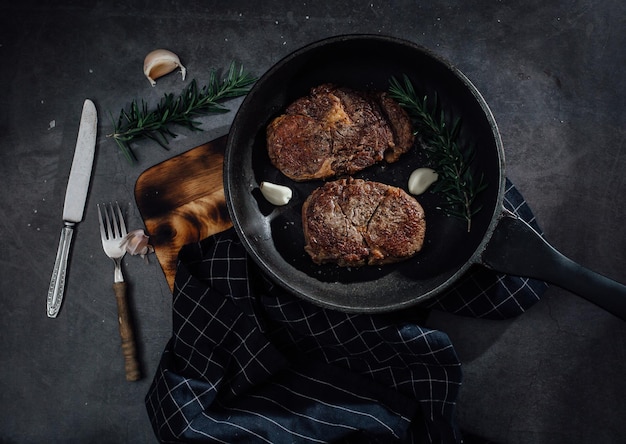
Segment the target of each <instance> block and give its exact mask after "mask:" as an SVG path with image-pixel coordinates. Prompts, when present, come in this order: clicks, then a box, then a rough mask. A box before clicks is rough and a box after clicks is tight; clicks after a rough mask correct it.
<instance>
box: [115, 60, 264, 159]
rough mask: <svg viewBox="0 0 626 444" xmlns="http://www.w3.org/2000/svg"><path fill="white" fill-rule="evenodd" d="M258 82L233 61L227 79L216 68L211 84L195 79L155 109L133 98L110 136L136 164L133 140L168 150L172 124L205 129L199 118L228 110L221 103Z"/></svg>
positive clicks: (172, 134) (212, 72)
mask: <svg viewBox="0 0 626 444" xmlns="http://www.w3.org/2000/svg"><path fill="white" fill-rule="evenodd" d="M255 81H256V78H254V77H252V76H251V75H250V74H248V73H247V72H245V71H244V69H243V66H239V67H237V66H236V65H235V63H231V64H230V67H229V69H228V72H227V73H226V75H225V77H224V79H223V80H220V79H219V78H218V76H217V73H216V72H215V71H211V73H210V75H209V81H208V83H207V85H205V86H203V87H202V88H199V87H198V84H197V82H196V80H195V79H194V80H192V81H191V83H189V84H188V85H187V86H186V87H185V88H184V89H183V91H182V92H181V93H180V95H178V96H175V95H174V94H171V93H169V94H165V95H164V96H163V97H162V98H161V100H160V102H159V103H158V104H157V106H156V109H154V110H149V109H148V104H147V103H146V102H145V101H144V100H141V102H137V100H133V101H132V102H131V103H130V104H129V105H128V106H127V108H124V109H122V110H121V111H120V114H119V116H118V118H117V121H116V120H114V119H113V118H112V119H111V120H112V121H113V133H112V134H109V137H113V139H114V140H115V142H116V144H117V146H118V147H119V148H120V150H121V151H122V153H123V154H124V156H125V157H126V159H128V161H129V162H130V163H131V164H132V163H134V162H135V161H136V160H137V158H136V156H135V153H134V152H133V149H132V147H131V144H132V143H133V142H135V141H137V140H141V139H148V140H153V141H155V142H156V143H157V144H158V145H160V146H161V147H163V148H165V149H167V145H168V143H169V139H172V138H175V137H176V133H175V132H174V131H173V130H172V126H180V127H183V128H187V129H189V130H192V131H200V130H201V129H202V128H201V126H200V122H199V121H197V120H196V118H197V117H199V116H201V115H204V114H217V113H226V112H228V108H226V107H225V106H224V105H222V103H221V102H223V101H224V100H226V99H231V98H235V97H240V96H243V95H246V94H247V93H248V92H249V91H250V87H251V86H252V84H253V83H254V82H255Z"/></svg>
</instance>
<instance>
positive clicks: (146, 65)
mask: <svg viewBox="0 0 626 444" xmlns="http://www.w3.org/2000/svg"><path fill="white" fill-rule="evenodd" d="M179 67H180V72H181V74H182V76H183V80H185V76H186V75H187V69H186V68H185V67H184V66H183V64H182V63H180V59H179V58H178V56H177V55H176V54H174V53H173V52H172V51H168V50H167V49H155V50H154V51H152V52H150V53H149V54H148V55H147V56H146V58H145V59H144V61H143V73H144V74H145V75H146V77H147V78H148V80H149V81H150V84H151V85H152V86H154V85H156V80H155V79H158V78H159V77H162V76H164V75H165V74H169V73H170V72H172V71H174V70H175V69H176V68H179Z"/></svg>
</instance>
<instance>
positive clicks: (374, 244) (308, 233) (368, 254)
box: [302, 178, 426, 267]
mask: <svg viewBox="0 0 626 444" xmlns="http://www.w3.org/2000/svg"><path fill="white" fill-rule="evenodd" d="M302 225H303V227H304V239H305V247H304V249H305V250H306V252H307V253H308V254H309V255H310V256H311V258H312V259H313V261H314V262H315V263H318V264H322V263H327V262H330V263H336V264H338V265H340V266H342V267H346V266H361V265H365V264H368V265H378V264H386V263H392V262H399V261H401V260H404V259H407V258H409V257H411V256H413V255H415V254H416V253H417V252H418V251H420V250H421V248H422V245H423V243H424V235H425V232H426V221H425V219H424V210H423V209H422V207H421V205H420V204H419V203H418V202H417V201H416V200H415V199H414V198H413V197H411V196H409V195H408V194H407V193H405V192H404V191H403V190H402V189H400V188H396V187H392V186H389V185H385V184H382V183H378V182H372V181H365V180H361V179H353V178H348V179H340V180H336V181H333V182H327V183H326V184H325V185H323V186H321V187H320V188H317V189H316V190H314V191H313V193H311V195H310V196H309V197H308V198H307V199H306V201H305V202H304V205H303V206H302Z"/></svg>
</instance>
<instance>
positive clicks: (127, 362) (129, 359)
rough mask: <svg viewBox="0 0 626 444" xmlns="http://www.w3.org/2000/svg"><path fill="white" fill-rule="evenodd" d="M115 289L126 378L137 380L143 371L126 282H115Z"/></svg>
mask: <svg viewBox="0 0 626 444" xmlns="http://www.w3.org/2000/svg"><path fill="white" fill-rule="evenodd" d="M113 291H115V300H116V301H117V319H118V321H119V324H120V337H121V338H122V352H123V353H124V368H125V370H126V380H127V381H137V380H139V379H140V378H141V373H140V371H139V362H138V361H137V347H136V346H135V335H134V333H133V325H132V322H131V319H130V311H129V309H128V299H127V298H126V282H115V283H114V284H113Z"/></svg>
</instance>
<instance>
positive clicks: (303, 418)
mask: <svg viewBox="0 0 626 444" xmlns="http://www.w3.org/2000/svg"><path fill="white" fill-rule="evenodd" d="M506 206H507V208H508V209H509V210H511V211H513V212H514V213H516V214H518V215H519V216H520V217H521V218H524V219H525V220H527V221H528V222H530V223H531V224H534V223H535V222H534V219H533V216H532V213H531V211H530V210H529V208H528V207H527V206H526V204H525V202H524V200H523V198H522V196H521V195H520V194H519V193H518V192H517V190H516V189H515V188H514V187H513V186H512V185H511V184H508V190H507V193H506ZM545 288H546V285H545V284H543V283H540V282H535V281H531V280H528V279H521V278H516V277H511V276H499V275H496V274H494V273H492V272H489V271H485V270H483V269H476V270H474V271H472V272H471V273H469V274H468V276H467V277H466V278H465V279H464V280H463V282H461V283H460V284H459V285H458V286H457V287H456V288H454V289H453V290H451V291H450V292H449V293H448V294H447V295H445V296H444V297H442V298H441V299H440V300H439V301H437V302H436V303H434V304H433V307H434V308H435V309H441V310H447V311H450V312H453V313H458V314H462V315H468V316H484V317H489V318H504V317H509V316H514V315H517V314H520V313H522V312H524V310H525V309H527V308H528V307H529V306H530V305H532V304H533V303H534V302H536V301H537V300H538V299H539V297H540V296H541V294H542V292H543V291H544V290H545ZM424 313H427V311H425V309H424V308H416V309H410V310H407V311H403V312H398V313H393V314H377V315H363V314H347V313H341V312H337V311H333V310H328V309H324V308H320V307H317V306H314V305H312V304H310V303H308V302H306V301H303V300H300V299H297V298H294V297H293V296H291V295H289V294H286V293H285V292H284V291H283V290H282V289H281V288H279V287H277V286H274V285H272V283H270V282H269V281H268V280H267V279H265V277H264V276H263V275H262V274H261V272H260V271H259V270H258V269H257V267H256V266H255V265H254V263H253V262H252V260H251V259H249V257H248V256H247V255H246V252H245V250H244V248H243V246H242V245H241V243H240V241H239V239H238V238H237V236H236V235H235V233H234V231H233V230H232V229H231V230H228V231H226V232H224V233H221V234H218V235H215V236H212V237H210V238H207V239H205V240H203V241H202V242H199V243H197V244H192V245H188V246H186V247H184V248H183V249H182V250H181V252H180V255H179V264H178V270H177V275H176V279H175V288H174V301H173V335H172V338H171V339H170V341H169V342H168V344H167V346H166V348H165V350H164V353H163V356H162V359H161V362H160V364H159V367H158V369H157V372H156V374H155V376H154V380H153V382H152V385H151V387H150V389H149V392H148V394H147V396H146V407H147V411H148V415H149V417H150V420H151V422H152V426H153V428H154V431H155V433H156V435H157V437H158V438H159V439H160V440H161V441H162V442H219V443H277V444H280V443H327V442H340V443H388V442H402V443H418V442H419V443H421V442H446V443H447V442H461V440H462V436H461V433H460V432H459V430H458V428H457V426H456V424H455V418H454V406H455V402H456V399H457V396H458V393H459V389H460V386H461V380H462V372H461V364H460V362H459V359H458V358H457V355H456V353H455V350H454V347H453V345H452V344H451V342H450V339H449V338H448V336H447V335H446V334H445V333H444V332H441V331H436V330H432V329H428V328H425V327H422V326H421V324H422V322H423V320H424V317H423V315H424Z"/></svg>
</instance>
